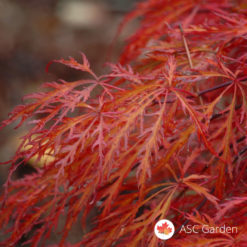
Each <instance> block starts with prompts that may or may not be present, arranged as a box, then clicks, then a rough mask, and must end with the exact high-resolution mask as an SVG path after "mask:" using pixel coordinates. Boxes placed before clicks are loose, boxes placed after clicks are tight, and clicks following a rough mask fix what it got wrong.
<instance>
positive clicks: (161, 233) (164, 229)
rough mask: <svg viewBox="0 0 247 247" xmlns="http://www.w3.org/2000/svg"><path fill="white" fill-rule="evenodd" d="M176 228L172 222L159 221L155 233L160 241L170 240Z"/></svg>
mask: <svg viewBox="0 0 247 247" xmlns="http://www.w3.org/2000/svg"><path fill="white" fill-rule="evenodd" d="M174 232H175V227H174V225H173V223H172V222H171V221H170V220H159V221H158V222H157V223H156V224H155V227H154V233H155V235H156V237H157V238H159V239H163V240H166V239H169V238H171V237H172V236H173V234H174Z"/></svg>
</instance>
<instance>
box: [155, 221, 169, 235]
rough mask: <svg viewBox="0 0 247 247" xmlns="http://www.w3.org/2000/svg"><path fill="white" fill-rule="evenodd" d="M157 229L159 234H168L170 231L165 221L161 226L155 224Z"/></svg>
mask: <svg viewBox="0 0 247 247" xmlns="http://www.w3.org/2000/svg"><path fill="white" fill-rule="evenodd" d="M157 230H158V232H159V233H161V234H165V235H168V234H170V233H171V232H172V228H170V227H169V225H168V224H167V223H166V222H165V223H163V224H162V225H161V226H157Z"/></svg>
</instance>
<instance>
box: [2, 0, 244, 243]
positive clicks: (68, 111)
mask: <svg viewBox="0 0 247 247" xmlns="http://www.w3.org/2000/svg"><path fill="white" fill-rule="evenodd" d="M138 17H141V18H140V19H141V21H140V27H139V29H138V30H137V31H136V33H134V34H133V36H131V37H130V38H129V40H128V42H127V45H126V47H125V49H124V51H123V53H122V56H121V57H120V60H119V63H118V64H109V67H110V69H111V71H110V72H109V73H108V74H105V75H101V76H99V75H96V74H95V73H94V72H93V71H92V69H91V68H90V64H89V62H88V60H87V58H86V56H85V55H84V54H82V62H78V61H76V60H75V59H73V58H69V59H60V60H55V61H54V62H56V63H62V64H64V65H65V66H69V67H71V68H72V69H76V70H80V71H81V72H82V73H83V76H84V75H85V73H87V75H88V79H81V80H78V81H71V82H67V81H63V80H60V81H57V82H50V83H45V84H44V85H43V87H44V90H43V91H42V92H38V93H34V94H31V95H28V96H26V97H25V100H27V102H26V103H25V104H23V105H20V106H17V107H16V108H15V109H14V110H13V111H12V113H11V114H10V116H9V118H8V119H7V120H5V121H4V122H3V123H2V127H4V126H6V125H9V124H10V123H12V122H14V121H16V120H18V119H20V123H19V124H18V126H20V125H22V123H23V122H28V123H29V124H31V126H32V127H31V128H30V130H29V131H28V133H26V135H25V136H23V137H22V142H21V144H20V146H19V149H18V150H17V151H16V154H15V156H14V157H13V159H12V160H11V164H12V165H11V168H10V171H9V176H8V179H7V181H6V184H5V190H4V191H3V193H2V195H1V214H0V227H1V231H2V232H6V238H5V240H3V241H2V245H3V246H15V244H16V243H18V241H19V240H20V239H21V238H22V237H23V235H25V234H28V233H30V232H32V234H30V236H29V239H28V240H27V242H26V244H28V245H30V246H48V245H47V244H46V241H47V240H48V239H49V237H50V234H51V233H52V232H56V231H57V230H56V229H57V226H58V225H61V218H62V217H63V218H65V219H66V220H65V222H64V224H63V225H62V231H60V232H59V233H58V234H57V236H58V238H59V239H58V242H57V245H58V246H87V247H95V246H106V247H109V246H163V245H164V243H165V246H176V247H179V246H183V247H185V246H219V247H220V246H242V247H244V246H247V183H246V180H247V173H246V168H247V156H246V153H247V152H246V151H247V138H246V136H247V82H246V81H247V66H246V60H247V53H246V51H247V3H246V1H244V0H243V1H240V0H239V1H237V0H232V1H230V0H218V1H215V0H172V1H170V0H147V1H144V2H142V3H139V4H138V5H137V7H136V10H134V11H133V12H132V13H130V14H129V15H127V16H126V18H125V20H124V22H123V24H126V23H127V22H129V21H130V20H132V19H133V18H138ZM95 89H96V92H98V93H97V95H95V94H96V93H95ZM44 156H46V157H48V158H47V159H46V162H45V163H44V164H43V166H42V167H37V172H36V173H33V174H31V175H28V176H25V177H24V178H22V179H18V180H14V179H12V175H13V172H14V171H15V169H17V167H18V166H19V165H20V162H19V159H20V158H23V159H24V161H25V162H28V161H29V160H30V159H34V158H35V159H36V161H37V162H38V161H39V160H40V159H42V157H44ZM93 210H96V213H95V216H94V218H93V220H92V221H91V224H90V227H89V229H87V231H85V232H84V233H83V234H82V236H81V241H80V242H78V243H69V241H68V239H67V237H68V234H69V232H70V229H71V227H72V226H73V224H75V222H77V221H78V220H79V221H81V225H82V228H83V227H85V225H87V224H86V222H87V220H88V217H89V216H88V215H89V214H90V212H91V211H93ZM165 218H166V219H169V220H171V221H172V222H173V224H174V225H175V229H176V232H175V234H174V235H173V237H172V238H171V239H169V240H167V241H165V242H164V241H163V240H159V239H158V238H157V237H156V236H155V235H154V231H153V229H154V225H155V223H156V222H157V221H158V220H159V219H165ZM187 224H191V225H193V224H196V225H198V226H199V227H200V226H201V227H202V226H203V225H208V226H209V227H220V226H223V225H227V226H232V227H233V226H234V227H237V229H238V231H237V232H236V233H234V234H232V233H227V232H226V233H215V234H206V233H203V232H201V233H200V234H193V233H191V234H185V233H184V232H183V233H181V232H180V229H181V227H182V226H183V225H187ZM23 246H25V245H23Z"/></svg>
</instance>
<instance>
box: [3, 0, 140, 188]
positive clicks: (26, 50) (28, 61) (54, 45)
mask: <svg viewBox="0 0 247 247" xmlns="http://www.w3.org/2000/svg"><path fill="white" fill-rule="evenodd" d="M136 2H137V0H69V1H68V0H21V1H20V0H0V121H2V120H3V119H6V118H7V114H8V113H9V112H10V111H11V110H12V109H13V107H14V106H15V105H17V104H20V103H21V98H22V97H23V96H24V95H26V94H28V93H32V92H36V91H38V90H39V87H40V85H41V84H42V83H43V82H47V81H54V80H57V79H59V78H63V79H65V80H68V81H70V80H73V79H76V78H77V77H78V76H79V75H80V74H79V73H78V72H77V71H75V70H72V69H67V68H66V67H64V66H62V65H57V64H52V65H51V66H50V68H49V72H48V73H46V72H45V67H46V65H47V63H48V62H49V61H51V60H53V59H59V58H62V57H63V58H67V57H68V56H72V57H75V58H76V59H77V60H80V59H81V58H80V54H79V52H80V51H82V52H84V53H85V54H86V55H87V57H88V59H89V61H90V63H91V66H92V68H93V69H94V71H95V72H96V73H97V74H101V73H103V72H104V70H105V68H104V67H103V65H104V63H105V62H106V60H107V56H108V53H109V49H110V45H111V43H112V40H113V38H114V36H115V34H116V31H117V27H118V25H119V24H120V22H121V20H122V19H123V16H124V15H125V13H127V12H129V11H130V10H131V9H133V7H134V5H135V3H136ZM135 25H136V24H135V23H133V22H132V24H130V25H128V26H127V27H126V28H125V30H124V31H123V33H122V34H121V35H120V36H119V37H118V39H117V42H116V44H115V46H114V49H113V52H112V57H111V61H112V62H116V61H117V59H118V56H119V54H120V53H121V48H122V47H123V45H124V41H125V39H126V38H127V37H128V35H129V34H131V33H132V32H133V30H134V29H135ZM25 129H26V127H25V126H24V127H23V128H21V129H20V130H17V131H14V130H13V126H8V127H6V128H4V129H3V130H1V131H0V162H3V161H6V160H8V159H10V157H11V156H12V155H13V154H14V152H15V149H16V148H17V145H18V136H21V135H22V134H23V133H24V132H25ZM6 176H7V169H6V166H2V165H0V184H2V183H3V182H4V181H5V179H6Z"/></svg>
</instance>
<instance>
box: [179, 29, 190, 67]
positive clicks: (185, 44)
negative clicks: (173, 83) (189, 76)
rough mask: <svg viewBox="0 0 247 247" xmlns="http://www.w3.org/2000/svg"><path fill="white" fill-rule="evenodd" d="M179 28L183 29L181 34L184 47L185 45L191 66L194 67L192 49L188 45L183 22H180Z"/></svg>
mask: <svg viewBox="0 0 247 247" xmlns="http://www.w3.org/2000/svg"><path fill="white" fill-rule="evenodd" d="M179 29H180V31H181V35H182V39H183V43H184V47H185V50H186V54H187V57H188V60H189V65H190V68H191V69H193V63H192V60H191V55H190V50H189V47H188V43H187V41H186V38H185V36H184V30H183V27H182V25H181V24H179Z"/></svg>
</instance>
